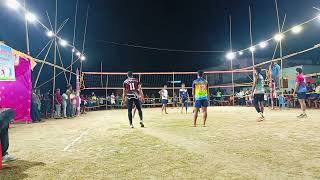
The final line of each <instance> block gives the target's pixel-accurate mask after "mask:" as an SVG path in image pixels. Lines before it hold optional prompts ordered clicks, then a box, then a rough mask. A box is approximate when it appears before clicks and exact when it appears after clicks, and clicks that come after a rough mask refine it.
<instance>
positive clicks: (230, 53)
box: [226, 52, 236, 60]
mask: <svg viewBox="0 0 320 180" xmlns="http://www.w3.org/2000/svg"><path fill="white" fill-rule="evenodd" d="M235 57H236V54H235V53H234V52H228V53H227V55H226V58H227V59H228V60H233V59H234V58H235Z"/></svg>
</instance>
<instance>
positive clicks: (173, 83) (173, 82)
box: [172, 72, 175, 102]
mask: <svg viewBox="0 0 320 180" xmlns="http://www.w3.org/2000/svg"><path fill="white" fill-rule="evenodd" d="M174 80H175V79H174V72H173V73H172V87H173V88H172V102H173V98H174V87H175V86H174V85H175V81H174Z"/></svg>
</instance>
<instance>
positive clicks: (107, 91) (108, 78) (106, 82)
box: [106, 74, 109, 110]
mask: <svg viewBox="0 0 320 180" xmlns="http://www.w3.org/2000/svg"><path fill="white" fill-rule="evenodd" d="M108 84H109V75H108V74H107V82H106V110H107V109H108Z"/></svg>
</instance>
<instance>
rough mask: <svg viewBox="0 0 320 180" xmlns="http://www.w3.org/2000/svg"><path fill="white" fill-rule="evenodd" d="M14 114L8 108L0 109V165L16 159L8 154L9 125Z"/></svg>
mask: <svg viewBox="0 0 320 180" xmlns="http://www.w3.org/2000/svg"><path fill="white" fill-rule="evenodd" d="M14 116H15V112H14V111H13V110H12V109H10V108H1V107H0V140H1V148H2V163H7V162H10V161H15V160H16V157H14V156H12V155H9V154H8V149H9V132H8V129H9V123H10V121H11V120H13V118H14Z"/></svg>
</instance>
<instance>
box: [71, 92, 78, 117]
mask: <svg viewBox="0 0 320 180" xmlns="http://www.w3.org/2000/svg"><path fill="white" fill-rule="evenodd" d="M70 103H71V117H74V116H75V114H76V109H77V97H76V94H75V92H74V90H72V93H71V94H70Z"/></svg>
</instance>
